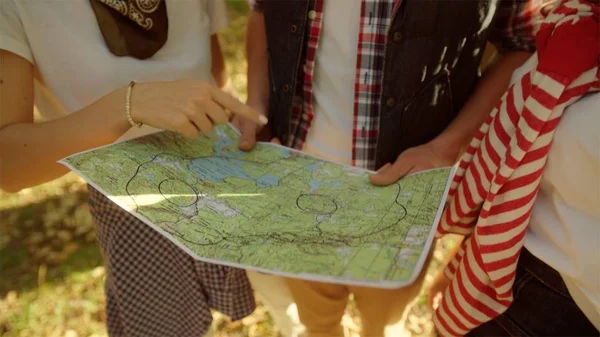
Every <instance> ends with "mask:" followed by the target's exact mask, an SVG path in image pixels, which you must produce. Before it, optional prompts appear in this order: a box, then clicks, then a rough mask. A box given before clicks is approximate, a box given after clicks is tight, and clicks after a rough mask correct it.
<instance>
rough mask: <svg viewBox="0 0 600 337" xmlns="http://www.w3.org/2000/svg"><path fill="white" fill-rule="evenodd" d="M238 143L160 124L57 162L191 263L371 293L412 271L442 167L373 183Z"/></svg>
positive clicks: (355, 172) (314, 161)
mask: <svg viewBox="0 0 600 337" xmlns="http://www.w3.org/2000/svg"><path fill="white" fill-rule="evenodd" d="M238 139H239V135H238V133H237V131H236V130H235V129H233V128H232V127H230V126H223V127H218V128H215V129H214V130H213V135H212V136H211V137H210V138H209V137H205V138H203V137H200V138H199V139H196V140H188V139H185V138H183V137H181V136H179V135H177V134H175V133H171V132H166V131H165V132H159V133H155V134H151V135H148V136H144V137H140V138H137V139H133V140H128V141H124V142H120V143H116V144H112V145H109V146H105V147H101V148H98V149H94V150H90V151H86V152H82V153H79V154H76V155H73V156H71V157H68V158H66V159H64V160H62V161H61V163H62V164H64V165H66V166H68V167H69V168H70V169H72V170H73V171H75V172H77V173H78V174H79V175H81V176H82V177H83V178H84V179H86V180H87V181H88V182H89V183H90V184H91V185H92V186H94V187H96V188H97V189H99V190H100V191H101V192H102V193H104V194H106V195H107V196H108V197H109V198H110V199H111V200H113V201H114V202H116V203H117V204H118V205H120V206H121V207H123V208H125V209H126V210H128V211H129V212H131V213H132V214H134V215H135V216H136V217H138V218H139V219H141V220H142V221H144V222H145V223H146V224H148V225H150V226H152V227H153V228H154V229H156V230H158V231H159V232H160V233H161V234H162V235H164V236H165V237H167V238H168V239H169V240H171V241H173V242H174V243H175V244H177V245H178V246H179V247H181V248H182V249H184V250H185V251H186V252H188V253H189V254H191V255H192V256H194V257H195V258H197V259H199V260H203V261H208V262H214V263H219V264H225V265H230V266H235V267H242V268H246V269H252V270H257V271H262V272H267V273H272V274H278V275H284V276H292V277H297V278H303V279H310V280H317V281H327V282H335V283H341V284H353V285H366V286H373V287H380V288H395V287H401V286H403V285H407V284H410V283H411V282H413V281H414V279H415V278H416V277H417V276H418V273H419V271H420V269H421V268H422V266H423V264H424V261H425V259H426V257H427V253H428V252H429V248H430V246H431V242H432V240H433V234H434V231H435V224H436V223H437V221H438V217H439V215H440V213H441V208H442V206H443V204H444V202H445V197H446V194H447V190H448V187H449V182H450V179H451V177H452V173H453V169H452V168H442V169H436V170H430V171H425V172H421V173H418V174H414V175H409V176H407V177H404V178H403V179H401V180H400V181H399V182H398V183H396V184H394V185H391V186H387V187H376V186H373V185H371V184H370V183H369V181H368V175H369V173H370V172H369V171H366V170H362V169H358V168H353V167H349V166H344V165H338V164H334V163H330V162H327V161H324V160H321V159H318V158H315V157H312V156H309V155H306V154H303V153H301V152H298V151H294V150H290V149H287V148H284V147H281V146H277V145H274V144H266V143H259V144H258V145H257V147H256V149H255V150H253V151H252V152H248V153H246V152H242V151H240V150H238V148H237V144H238Z"/></svg>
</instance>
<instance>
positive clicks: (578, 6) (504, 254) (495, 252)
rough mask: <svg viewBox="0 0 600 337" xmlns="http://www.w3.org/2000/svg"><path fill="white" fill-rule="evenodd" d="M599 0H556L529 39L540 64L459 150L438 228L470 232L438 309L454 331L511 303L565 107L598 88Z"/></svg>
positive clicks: (443, 327)
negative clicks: (532, 39)
mask: <svg viewBox="0 0 600 337" xmlns="http://www.w3.org/2000/svg"><path fill="white" fill-rule="evenodd" d="M599 21H600V9H599V6H598V0H593V1H592V0H562V1H560V2H559V3H558V4H557V7H556V8H555V9H554V10H553V11H552V12H551V13H550V14H549V15H548V16H547V18H546V19H545V20H544V22H543V23H542V25H541V27H540V30H539V32H538V33H537V36H536V46H537V60H538V62H537V65H536V66H535V67H534V70H532V71H530V72H529V73H526V74H525V75H524V76H523V77H522V78H521V80H520V81H518V82H517V83H515V84H514V85H513V86H512V87H511V88H510V89H509V90H508V91H507V93H506V94H505V95H504V96H503V98H502V100H501V101H500V102H499V103H498V105H497V106H496V108H495V109H494V110H493V111H492V112H491V114H490V116H489V118H488V119H487V121H486V122H485V123H484V124H483V125H482V127H481V128H480V130H479V132H478V133H477V135H476V136H475V138H474V139H473V140H472V142H471V144H470V146H469V148H468V149H467V151H466V153H465V154H464V155H463V157H462V159H461V161H460V164H459V169H458V170H457V172H456V175H455V177H454V181H453V184H452V187H451V190H450V195H449V203H448V206H447V208H446V210H445V212H444V214H443V215H442V220H441V223H440V227H439V228H438V233H439V234H440V235H443V234H446V233H458V234H463V235H467V236H468V237H467V238H466V239H465V241H464V242H463V244H462V247H461V249H460V250H459V252H458V254H457V255H456V256H455V258H454V259H453V261H452V262H451V263H450V264H449V265H448V267H447V269H446V275H447V276H448V277H449V278H451V279H452V282H451V284H450V286H449V287H448V288H447V289H446V290H445V292H444V297H443V300H442V302H441V304H440V306H439V307H438V309H437V310H436V312H435V316H434V322H435V325H436V328H437V330H438V332H439V333H440V334H441V335H443V336H461V335H464V334H466V333H468V332H469V331H470V330H472V329H474V328H475V327H477V326H479V325H481V324H482V323H485V322H487V321H489V320H492V319H493V318H495V317H497V316H498V315H500V314H502V313H503V312H504V311H505V310H506V309H507V308H508V307H509V306H510V304H511V303H512V300H513V297H512V288H513V284H514V280H515V275H516V267H517V262H518V260H519V255H520V251H521V248H522V247H523V243H524V238H525V233H526V229H527V226H528V224H529V219H530V216H531V212H532V208H533V204H534V202H535V199H536V196H537V192H538V189H539V183H540V180H541V177H542V173H543V170H544V166H545V163H546V159H547V155H548V152H549V149H550V145H551V142H552V138H553V136H554V131H555V129H556V126H557V125H558V123H559V122H560V119H561V116H562V113H563V111H564V109H565V108H566V107H567V106H568V105H570V104H572V103H573V102H574V101H576V100H577V99H579V98H580V97H581V96H582V95H584V94H586V93H588V92H591V91H598V90H600V77H599V76H600V74H599V72H598V71H599V66H600V64H599V63H600V48H599V46H600V22H599Z"/></svg>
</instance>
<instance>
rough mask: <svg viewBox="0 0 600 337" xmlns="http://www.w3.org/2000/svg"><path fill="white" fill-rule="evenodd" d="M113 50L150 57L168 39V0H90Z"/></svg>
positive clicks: (121, 53) (119, 52) (111, 50)
mask: <svg viewBox="0 0 600 337" xmlns="http://www.w3.org/2000/svg"><path fill="white" fill-rule="evenodd" d="M90 3H91V5H92V9H93V10H94V14H95V15H96V20H97V21H98V25H99V27H100V31H101V32H102V36H103V37H104V41H105V42H106V45H107V47H108V49H109V50H110V52H111V53H113V54H114V55H117V56H131V57H135V58H137V59H147V58H149V57H151V56H152V55H154V54H155V53H156V52H157V51H158V50H159V49H160V48H161V47H162V46H163V45H164V44H165V43H166V42H167V33H168V28H169V25H168V20H167V5H166V3H165V0H90Z"/></svg>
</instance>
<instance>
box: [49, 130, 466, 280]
mask: <svg viewBox="0 0 600 337" xmlns="http://www.w3.org/2000/svg"><path fill="white" fill-rule="evenodd" d="M229 126H230V127H231V128H232V129H233V130H235V131H236V133H237V134H238V135H239V131H238V130H237V129H236V128H235V127H234V126H233V125H231V124H229ZM163 131H164V130H158V131H157V132H152V133H149V134H145V135H141V136H139V137H134V138H131V139H124V140H119V141H117V142H114V143H111V144H108V145H104V146H100V147H97V148H93V149H90V150H86V151H81V152H79V153H75V154H72V155H70V156H67V157H65V158H63V159H61V160H59V161H58V163H60V164H62V165H64V166H66V167H67V168H69V169H70V170H71V171H73V172H74V173H75V174H77V175H78V176H80V177H81V178H83V179H84V180H85V181H86V182H87V183H88V184H90V185H91V186H92V187H93V188H95V189H96V190H98V191H99V192H100V193H102V194H104V195H105V196H106V197H107V198H108V199H109V200H110V201H112V202H114V203H115V204H116V205H117V206H119V207H121V208H122V209H124V210H125V211H127V212H128V213H130V214H131V215H133V216H135V217H136V218H138V219H139V220H140V221H142V222H143V223H145V224H146V225H148V226H150V227H151V228H153V229H154V230H156V231H157V232H159V233H160V234H161V235H162V236H163V237H165V238H166V239H168V240H169V241H171V242H173V243H174V244H175V245H176V246H177V247H179V248H181V249H183V251H185V252H186V253H187V254H188V255H190V256H192V257H193V258H194V259H196V260H198V261H202V262H206V263H213V264H218V265H223V266H228V267H233V268H238V269H244V270H250V271H255V272H258V273H263V274H269V275H276V276H282V277H287V278H295V279H301V280H306V281H315V282H325V283H335V284H342V285H348V286H359V287H372V288H381V289H398V288H402V287H406V286H409V285H411V284H412V283H413V282H415V280H416V279H417V278H418V277H419V275H420V272H421V270H422V269H423V265H424V264H425V260H426V259H427V256H428V254H429V251H430V249H431V245H432V243H433V239H434V238H435V232H436V230H437V227H438V226H437V225H438V223H439V221H440V218H441V216H442V212H443V210H444V207H443V205H444V204H445V203H446V199H447V197H448V191H449V190H450V185H451V183H452V179H453V177H454V173H455V171H456V166H448V167H438V168H433V169H429V170H424V171H420V172H416V173H412V174H409V175H408V176H412V175H417V174H419V173H424V172H429V171H435V170H440V169H450V173H449V175H448V180H447V181H446V187H445V188H444V194H443V195H442V198H441V200H440V203H439V205H438V210H437V214H436V215H435V220H434V223H433V224H432V225H431V229H430V231H429V235H427V240H426V241H425V244H424V245H423V250H422V251H421V255H420V256H419V260H418V261H417V263H416V264H415V268H414V269H413V272H412V274H411V276H410V278H409V279H408V280H406V281H386V280H379V281H363V280H342V279H339V278H336V277H333V276H323V275H317V274H294V273H287V272H282V271H277V270H268V269H264V268H260V267H255V266H249V265H244V264H239V263H233V262H228V261H221V260H214V259H210V258H205V257H201V256H198V255H196V253H194V252H193V251H192V250H190V249H189V248H188V247H186V246H185V245H184V244H183V243H181V242H180V241H177V240H175V239H174V237H173V235H171V234H169V233H167V232H166V231H164V230H163V229H162V228H160V227H159V226H157V225H155V224H154V223H152V222H151V221H150V220H149V219H147V218H146V217H144V216H143V215H141V214H138V213H137V212H135V211H132V210H129V209H128V208H127V207H125V205H124V204H123V203H121V202H120V201H119V199H118V198H115V197H112V196H109V195H108V194H107V193H106V191H104V190H103V189H102V188H100V186H98V185H96V183H94V182H93V181H91V180H90V179H88V178H87V177H86V176H85V175H84V174H82V173H81V172H80V171H79V170H77V169H76V168H75V167H73V166H71V165H70V164H69V163H67V162H66V159H67V158H69V157H73V156H77V155H79V154H83V153H86V152H91V151H94V150H98V149H102V148H105V147H109V146H112V145H115V144H119V143H123V142H127V141H130V140H133V139H138V138H142V137H146V136H150V135H152V134H154V133H158V132H163ZM258 143H259V144H264V145H269V146H275V147H279V148H283V149H286V150H289V151H292V152H296V153H300V154H302V155H304V156H308V157H312V158H315V159H317V160H320V161H324V162H328V163H332V164H335V165H339V166H343V167H349V168H352V169H355V170H358V171H362V172H367V173H374V172H375V171H371V170H367V169H362V168H359V167H356V166H351V165H345V164H338V163H335V162H332V161H329V160H326V159H322V158H319V157H317V156H314V155H311V154H308V153H306V152H302V151H299V150H296V149H292V148H288V147H285V146H282V145H279V144H274V143H268V142H258Z"/></svg>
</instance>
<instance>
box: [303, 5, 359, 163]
mask: <svg viewBox="0 0 600 337" xmlns="http://www.w3.org/2000/svg"><path fill="white" fill-rule="evenodd" d="M360 10H361V2H360V1H348V0H327V1H325V2H324V3H323V27H322V31H321V36H320V39H319V45H318V47H317V51H316V54H315V69H314V74H313V75H314V80H313V109H314V112H315V117H314V119H313V121H312V124H311V127H310V129H309V131H308V135H307V137H306V142H305V143H304V147H303V150H304V151H306V152H309V153H312V154H315V155H317V156H319V157H322V158H325V159H328V160H331V161H334V162H337V163H340V164H347V165H351V164H352V129H353V124H354V79H355V76H356V58H357V52H356V51H357V47H358V32H359V28H360Z"/></svg>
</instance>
